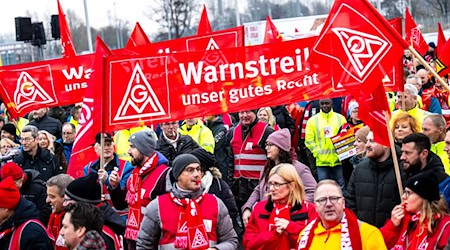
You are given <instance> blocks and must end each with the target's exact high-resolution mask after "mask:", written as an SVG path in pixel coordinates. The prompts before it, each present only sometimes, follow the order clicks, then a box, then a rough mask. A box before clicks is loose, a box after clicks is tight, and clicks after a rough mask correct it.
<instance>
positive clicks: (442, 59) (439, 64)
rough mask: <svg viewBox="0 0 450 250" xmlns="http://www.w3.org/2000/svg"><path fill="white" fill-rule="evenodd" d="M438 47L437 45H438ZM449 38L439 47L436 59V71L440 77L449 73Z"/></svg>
mask: <svg viewBox="0 0 450 250" xmlns="http://www.w3.org/2000/svg"><path fill="white" fill-rule="evenodd" d="M438 48H439V47H438ZM449 67H450V40H448V41H446V42H445V44H444V45H443V46H441V47H440V48H439V52H438V54H437V59H436V73H438V74H439V75H440V76H441V77H443V76H445V75H447V74H450V68H449Z"/></svg>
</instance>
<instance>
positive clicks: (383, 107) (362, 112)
mask: <svg viewBox="0 0 450 250" xmlns="http://www.w3.org/2000/svg"><path fill="white" fill-rule="evenodd" d="M376 85H377V87H376V88H375V89H374V90H373V92H372V93H368V92H366V91H364V90H363V89H355V88H353V89H348V91H349V92H350V93H351V95H352V96H356V97H355V99H356V101H357V102H358V104H359V111H358V116H359V119H361V120H362V121H363V122H364V124H366V125H368V126H369V127H370V129H371V130H372V131H373V134H374V139H375V141H376V142H378V143H380V144H382V145H385V146H387V147H390V143H389V135H388V133H387V131H388V129H387V126H386V114H388V113H389V114H390V109H389V104H388V102H387V98H386V92H385V90H384V87H383V84H382V83H380V84H376Z"/></svg>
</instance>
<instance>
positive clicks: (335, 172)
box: [317, 165, 345, 190]
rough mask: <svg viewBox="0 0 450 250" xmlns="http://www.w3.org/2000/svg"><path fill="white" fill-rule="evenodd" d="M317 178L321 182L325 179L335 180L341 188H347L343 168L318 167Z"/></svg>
mask: <svg viewBox="0 0 450 250" xmlns="http://www.w3.org/2000/svg"><path fill="white" fill-rule="evenodd" d="M317 176H318V178H319V181H321V180H325V179H333V180H335V181H336V182H337V183H338V184H339V186H341V188H342V190H344V187H345V181H344V175H343V174H342V166H341V165H339V166H334V167H319V166H317Z"/></svg>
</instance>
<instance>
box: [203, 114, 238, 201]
mask: <svg viewBox="0 0 450 250" xmlns="http://www.w3.org/2000/svg"><path fill="white" fill-rule="evenodd" d="M206 126H207V127H208V128H209V129H211V131H212V133H213V135H214V142H215V143H216V146H215V147H214V157H215V158H216V164H215V166H216V167H217V168H218V169H220V172H221V173H222V178H223V179H224V180H225V181H226V182H227V183H229V180H228V175H229V174H228V166H229V165H230V161H232V160H233V159H232V158H231V155H230V154H229V153H228V152H229V151H230V149H229V147H230V144H229V143H228V141H227V132H228V131H227V128H226V127H225V126H224V125H223V121H222V118H220V117H219V118H218V119H217V120H216V121H208V122H207V123H206ZM225 205H226V204H225Z"/></svg>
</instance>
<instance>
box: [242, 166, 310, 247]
mask: <svg viewBox="0 0 450 250" xmlns="http://www.w3.org/2000/svg"><path fill="white" fill-rule="evenodd" d="M267 185H268V186H269V191H270V192H269V193H268V194H267V195H268V196H270V198H269V199H267V200H264V201H260V202H258V203H257V204H256V205H255V207H254V209H253V212H252V214H251V216H250V219H249V221H248V224H247V226H246V228H245V233H244V239H243V244H244V248H245V249H250V250H251V249H259V250H264V249H270V250H275V249H280V250H281V249H292V248H295V245H296V243H297V239H298V235H299V233H300V232H301V231H302V229H303V228H304V227H305V226H306V225H308V223H309V222H310V221H311V220H313V219H315V218H316V217H317V213H316V209H315V207H314V204H313V203H310V202H308V201H306V200H305V189H304V187H303V183H302V180H301V179H300V177H299V176H298V173H297V171H296V169H295V167H294V166H293V165H292V164H288V163H282V164H279V165H277V166H275V167H274V168H272V169H271V170H270V173H269V178H268V182H267Z"/></svg>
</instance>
